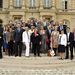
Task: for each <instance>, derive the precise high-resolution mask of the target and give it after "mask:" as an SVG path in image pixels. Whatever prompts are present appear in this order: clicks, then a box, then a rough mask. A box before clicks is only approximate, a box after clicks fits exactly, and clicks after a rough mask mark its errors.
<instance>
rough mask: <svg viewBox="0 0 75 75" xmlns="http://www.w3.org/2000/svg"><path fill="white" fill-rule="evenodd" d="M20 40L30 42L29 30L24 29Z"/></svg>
mask: <svg viewBox="0 0 75 75" xmlns="http://www.w3.org/2000/svg"><path fill="white" fill-rule="evenodd" d="M22 42H25V43H30V32H28V34H27V32H26V31H24V32H23V34H22Z"/></svg>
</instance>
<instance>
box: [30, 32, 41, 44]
mask: <svg viewBox="0 0 75 75" xmlns="http://www.w3.org/2000/svg"><path fill="white" fill-rule="evenodd" d="M40 41H41V35H40V34H39V33H37V36H35V34H34V33H32V34H31V42H32V43H33V44H37V45H39V44H40Z"/></svg>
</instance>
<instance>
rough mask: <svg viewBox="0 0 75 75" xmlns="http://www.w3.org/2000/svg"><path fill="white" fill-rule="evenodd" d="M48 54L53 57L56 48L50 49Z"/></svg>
mask: <svg viewBox="0 0 75 75" xmlns="http://www.w3.org/2000/svg"><path fill="white" fill-rule="evenodd" d="M47 55H48V56H52V57H53V56H54V55H55V52H54V50H53V49H50V50H48V54H47Z"/></svg>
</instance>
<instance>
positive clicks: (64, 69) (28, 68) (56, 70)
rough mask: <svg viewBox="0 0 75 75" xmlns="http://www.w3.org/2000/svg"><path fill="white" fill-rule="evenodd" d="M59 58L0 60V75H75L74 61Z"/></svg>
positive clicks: (6, 57) (8, 58)
mask: <svg viewBox="0 0 75 75" xmlns="http://www.w3.org/2000/svg"><path fill="white" fill-rule="evenodd" d="M58 58H59V57H47V55H42V57H33V56H31V57H25V56H22V57H14V56H11V57H9V56H4V58H3V59H1V60H0V75H75V58H74V60H70V59H68V60H59V59H58Z"/></svg>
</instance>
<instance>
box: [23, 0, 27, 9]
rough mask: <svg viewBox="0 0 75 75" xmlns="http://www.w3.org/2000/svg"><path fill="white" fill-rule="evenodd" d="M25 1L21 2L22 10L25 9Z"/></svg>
mask: <svg viewBox="0 0 75 75" xmlns="http://www.w3.org/2000/svg"><path fill="white" fill-rule="evenodd" d="M25 6H26V5H25V0H22V9H25Z"/></svg>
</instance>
